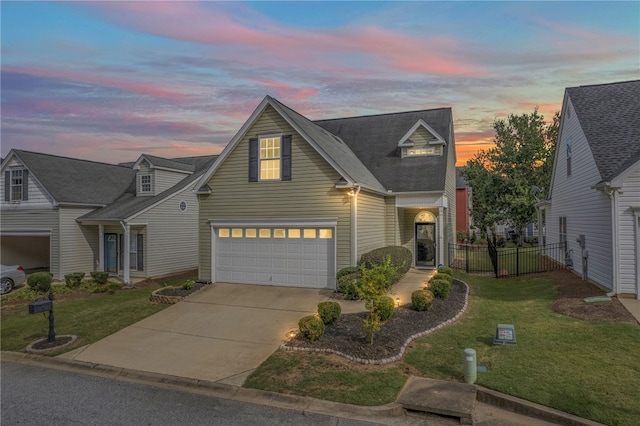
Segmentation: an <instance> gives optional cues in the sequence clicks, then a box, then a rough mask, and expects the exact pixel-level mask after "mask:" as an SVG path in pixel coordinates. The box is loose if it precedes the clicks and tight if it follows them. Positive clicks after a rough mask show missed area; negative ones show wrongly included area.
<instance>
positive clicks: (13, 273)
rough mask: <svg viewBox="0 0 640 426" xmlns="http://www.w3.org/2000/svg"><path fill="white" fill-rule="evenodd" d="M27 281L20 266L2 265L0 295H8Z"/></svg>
mask: <svg viewBox="0 0 640 426" xmlns="http://www.w3.org/2000/svg"><path fill="white" fill-rule="evenodd" d="M26 279H27V274H25V273H24V268H23V267H22V266H20V265H11V266H5V265H2V271H1V275H0V294H6V293H9V292H10V291H11V290H13V289H14V288H15V287H16V286H18V285H20V284H22V283H23V282H24V280H26Z"/></svg>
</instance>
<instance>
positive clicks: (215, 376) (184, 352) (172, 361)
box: [66, 283, 331, 384]
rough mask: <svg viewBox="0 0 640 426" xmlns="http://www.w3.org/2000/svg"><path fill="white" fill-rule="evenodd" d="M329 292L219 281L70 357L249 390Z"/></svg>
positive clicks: (326, 297)
mask: <svg viewBox="0 0 640 426" xmlns="http://www.w3.org/2000/svg"><path fill="white" fill-rule="evenodd" d="M330 294H331V292H330V290H319V289H302V288H285V287H272V286H258V285H243V284H226V283H215V284H213V285H211V286H209V287H206V288H204V289H203V290H201V291H199V292H198V293H195V294H193V295H191V296H189V297H188V298H186V299H185V300H183V301H181V302H179V303H177V304H175V305H172V306H170V307H168V308H166V309H164V310H163V311H161V312H158V313H157V314H154V315H152V316H150V317H148V318H145V319H144V320H142V321H139V322H137V323H135V324H133V325H131V326H129V327H126V328H124V329H122V330H120V331H118V332H116V333H114V334H112V335H110V336H108V337H106V338H104V339H102V340H100V341H98V342H95V343H93V344H91V345H88V346H87V347H85V348H82V350H76V351H74V352H72V353H69V354H67V355H66V357H70V358H73V359H76V360H78V361H85V362H90V363H97V364H105V365H111V366H115V367H121V368H128V369H133V370H141V371H148V372H153V373H162V374H169V375H174V376H179V377H189V378H194V379H203V380H210V381H216V382H217V381H223V382H229V383H232V384H242V382H243V381H244V379H245V378H246V376H247V375H248V374H249V373H250V372H251V371H253V370H254V369H255V368H257V367H258V366H259V365H260V364H261V363H262V362H263V361H264V360H265V359H266V358H267V357H269V355H271V354H272V353H273V352H274V351H275V350H276V349H277V348H278V347H279V346H280V344H281V343H282V341H283V340H285V338H286V333H287V332H288V331H290V330H294V329H297V327H298V321H299V320H300V318H302V317H303V316H305V315H311V314H313V313H315V312H316V310H317V305H318V303H319V302H322V301H325V300H327V299H328V298H329V296H330Z"/></svg>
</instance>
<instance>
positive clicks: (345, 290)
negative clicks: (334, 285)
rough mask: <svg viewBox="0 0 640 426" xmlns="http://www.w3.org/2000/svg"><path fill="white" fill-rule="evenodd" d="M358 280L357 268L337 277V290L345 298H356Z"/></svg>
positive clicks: (358, 272)
mask: <svg viewBox="0 0 640 426" xmlns="http://www.w3.org/2000/svg"><path fill="white" fill-rule="evenodd" d="M359 280H360V271H359V270H358V271H356V272H353V273H351V274H346V275H343V276H341V277H340V278H338V291H339V292H340V293H342V294H343V295H344V298H345V299H346V300H358V287H359V283H358V281H359Z"/></svg>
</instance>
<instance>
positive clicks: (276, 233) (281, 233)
mask: <svg viewBox="0 0 640 426" xmlns="http://www.w3.org/2000/svg"><path fill="white" fill-rule="evenodd" d="M285 232H286V230H285V229H283V228H276V229H274V230H273V238H284V237H285Z"/></svg>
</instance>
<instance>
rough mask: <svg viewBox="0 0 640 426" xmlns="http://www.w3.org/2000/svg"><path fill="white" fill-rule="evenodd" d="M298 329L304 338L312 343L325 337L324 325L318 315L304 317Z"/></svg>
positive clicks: (299, 322)
mask: <svg viewBox="0 0 640 426" xmlns="http://www.w3.org/2000/svg"><path fill="white" fill-rule="evenodd" d="M298 328H299V329H300V334H301V335H302V337H304V338H305V339H307V340H308V341H310V342H315V341H316V340H318V339H320V338H321V337H322V336H323V335H324V323H323V322H322V320H321V319H320V317H319V316H316V315H309V316H306V317H302V318H301V319H300V321H298Z"/></svg>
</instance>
